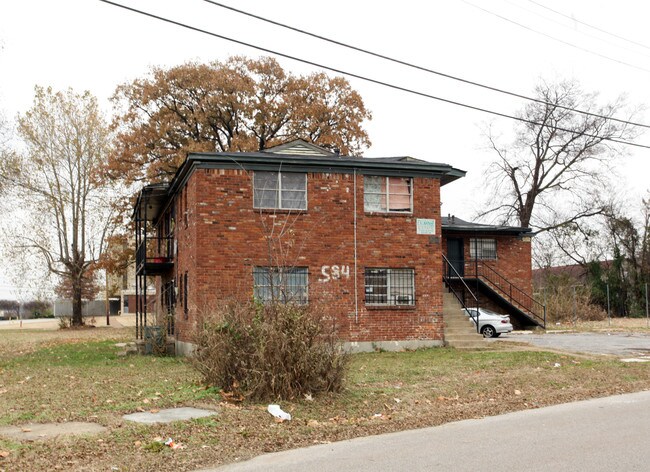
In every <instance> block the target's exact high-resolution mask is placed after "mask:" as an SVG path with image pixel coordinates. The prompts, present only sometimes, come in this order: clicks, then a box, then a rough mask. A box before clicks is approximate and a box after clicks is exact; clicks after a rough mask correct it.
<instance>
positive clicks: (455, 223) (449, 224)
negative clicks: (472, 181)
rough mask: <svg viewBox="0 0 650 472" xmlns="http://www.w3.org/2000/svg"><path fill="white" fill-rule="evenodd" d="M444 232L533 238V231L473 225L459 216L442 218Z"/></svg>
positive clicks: (502, 226)
mask: <svg viewBox="0 0 650 472" xmlns="http://www.w3.org/2000/svg"><path fill="white" fill-rule="evenodd" d="M442 230H443V231H445V232H456V233H500V234H517V235H523V234H527V235H528V236H532V235H533V234H532V231H533V230H532V229H530V228H523V227H520V226H504V225H485V224H481V223H472V222H470V221H465V220H462V219H460V218H458V217H457V216H443V217H442Z"/></svg>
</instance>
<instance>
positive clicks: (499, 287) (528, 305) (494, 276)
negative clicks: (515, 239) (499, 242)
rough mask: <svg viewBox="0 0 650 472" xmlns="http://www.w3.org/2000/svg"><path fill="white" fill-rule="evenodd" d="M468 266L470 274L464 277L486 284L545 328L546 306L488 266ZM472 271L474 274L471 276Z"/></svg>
mask: <svg viewBox="0 0 650 472" xmlns="http://www.w3.org/2000/svg"><path fill="white" fill-rule="evenodd" d="M468 266H469V267H468V268H469V272H470V273H469V274H465V276H466V277H472V276H474V277H477V278H480V279H482V280H483V281H485V282H487V283H488V285H489V286H490V287H492V288H493V289H494V290H495V291H496V292H497V293H499V294H500V295H501V296H503V297H504V298H505V299H506V300H507V301H508V302H509V303H510V304H512V305H514V306H515V307H517V308H519V309H520V310H522V311H523V312H524V313H526V314H528V315H529V316H531V317H532V318H534V319H536V320H538V321H539V322H541V323H542V327H546V305H544V304H543V303H540V302H539V301H537V300H535V299H534V298H533V297H531V296H530V295H528V293H526V292H525V291H523V290H522V289H520V288H519V287H517V286H516V285H515V284H513V283H512V282H510V281H509V280H508V279H507V278H505V277H504V276H503V275H501V274H500V273H499V272H497V271H496V270H494V268H492V267H490V266H489V265H488V264H484V263H482V264H468ZM466 270H467V269H466ZM472 271H474V272H475V273H473V274H472Z"/></svg>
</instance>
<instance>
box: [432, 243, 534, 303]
mask: <svg viewBox="0 0 650 472" xmlns="http://www.w3.org/2000/svg"><path fill="white" fill-rule="evenodd" d="M448 237H449V238H461V239H463V240H464V253H465V267H466V273H468V274H469V273H472V272H473V271H474V269H473V262H470V254H471V253H470V239H471V238H474V237H475V235H474V234H471V235H469V234H457V233H449V234H445V235H444V236H443V242H442V243H443V251H444V253H445V255H446V254H447V238H448ZM479 237H481V238H494V239H496V241H497V259H496V260H481V261H479V262H480V263H481V264H485V265H489V266H490V267H492V268H493V269H494V270H496V271H497V272H498V273H499V274H501V275H503V276H504V277H505V278H507V279H508V280H509V281H510V282H512V283H513V284H514V285H516V286H517V287H519V288H520V289H521V290H523V291H524V292H526V293H528V294H529V295H531V296H532V293H533V272H532V263H531V243H530V238H527V240H523V239H522V238H520V237H518V236H496V235H488V234H486V235H481V236H479Z"/></svg>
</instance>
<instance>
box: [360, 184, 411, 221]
mask: <svg viewBox="0 0 650 472" xmlns="http://www.w3.org/2000/svg"><path fill="white" fill-rule="evenodd" d="M412 190H413V181H412V179H410V178H408V177H381V176H376V175H366V176H364V178H363V206H364V209H365V211H376V212H383V213H409V212H411V211H413V198H412V197H413V192H412Z"/></svg>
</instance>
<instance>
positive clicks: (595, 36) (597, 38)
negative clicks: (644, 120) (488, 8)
mask: <svg viewBox="0 0 650 472" xmlns="http://www.w3.org/2000/svg"><path fill="white" fill-rule="evenodd" d="M504 1H505V2H506V3H508V4H510V5H512V6H514V7H516V8H519V9H521V10H523V11H525V12H527V13H530V14H532V15H535V16H538V17H540V18H543V19H544V20H546V21H550V22H552V23H555V24H556V25H559V26H561V27H563V28H566V29H570V30H571V31H572V32H574V33H579V34H582V35H584V36H586V37H588V38H592V39H595V40H596V41H600V42H602V43H604V44H608V45H609V46H612V47H615V48H619V49H622V50H624V51H627V52H630V53H632V54H638V55H641V56H644V57H646V58H650V54H647V53H645V52H641V51H638V50H635V49H631V48H629V47H626V46H623V45H621V44H620V43H616V42H612V41H608V40H606V39H605V38H603V37H602V35H596V34H590V33H587V32H586V31H584V30H577V29H575V27H573V26H570V25H567V24H566V22H563V21H558V20H556V19H553V18H551V17H549V16H546V15H543V14H541V13H539V12H536V11H534V10H530V9H528V8H526V7H524V6H523V5H520V4H519V3H517V2H515V1H511V0H504ZM529 1H531V2H532V0H529ZM532 3H535V4H536V5H539V6H540V7H542V8H547V7H545V6H544V5H542V4H541V3H536V2H532ZM547 9H548V10H550V8H547ZM551 11H553V12H554V13H557V14H558V15H561V16H564V17H566V18H569V19H570V20H572V21H577V20H575V19H573V18H571V17H569V16H567V15H563V14H562V13H559V12H555V10H551Z"/></svg>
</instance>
